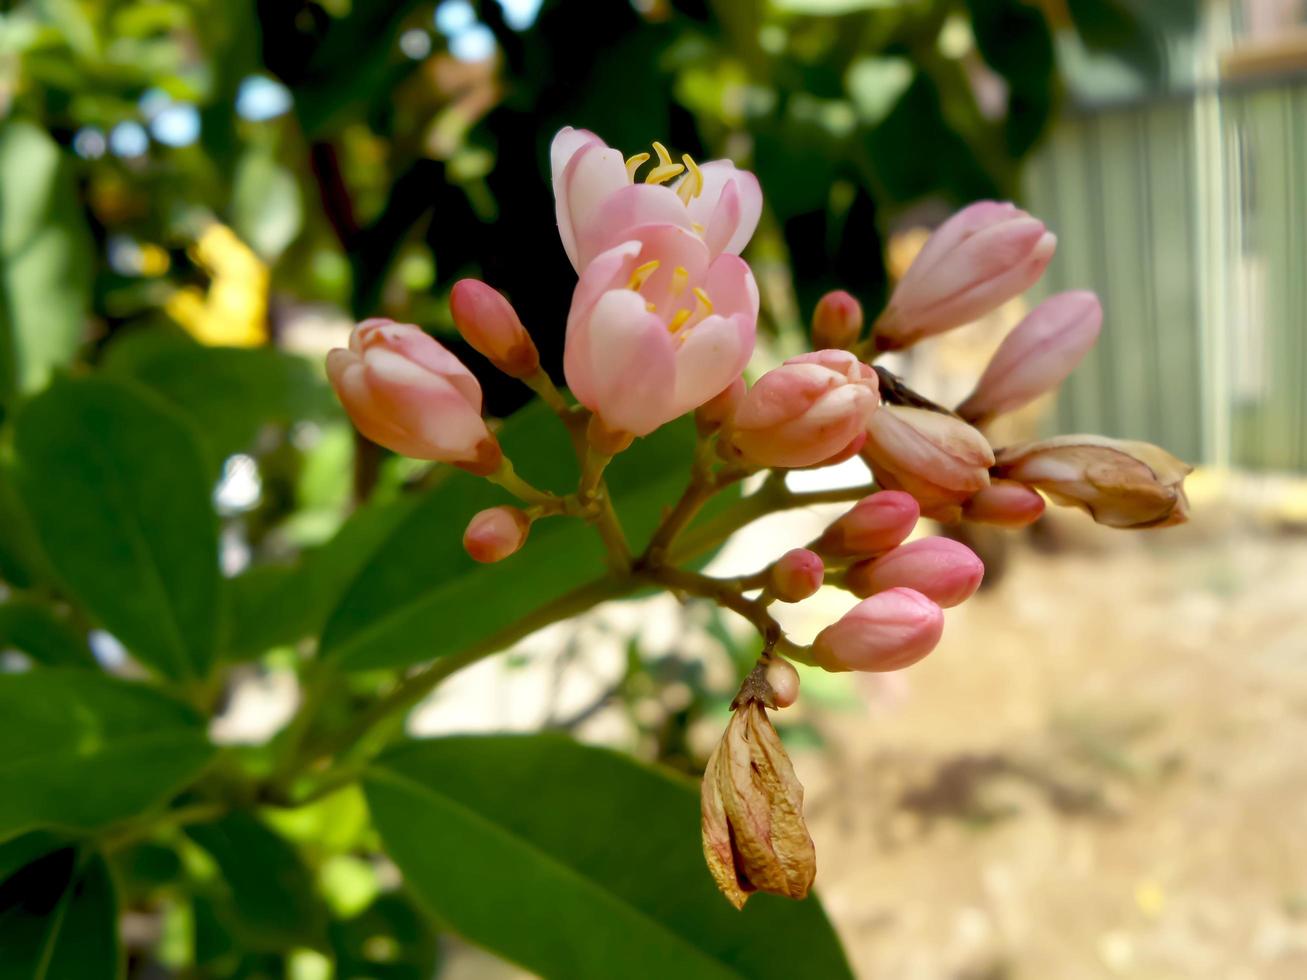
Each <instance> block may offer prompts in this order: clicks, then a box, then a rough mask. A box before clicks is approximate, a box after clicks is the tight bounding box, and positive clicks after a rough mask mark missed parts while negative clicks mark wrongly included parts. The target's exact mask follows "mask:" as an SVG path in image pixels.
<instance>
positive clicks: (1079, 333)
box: [958, 291, 1103, 425]
mask: <svg viewBox="0 0 1307 980" xmlns="http://www.w3.org/2000/svg"><path fill="white" fill-rule="evenodd" d="M1102 325H1103V307H1102V306H1101V305H1100V304H1099V302H1098V297H1097V296H1095V295H1094V294H1093V293H1090V292H1083V291H1082V292H1072V293H1058V294H1057V295H1056V296H1052V297H1050V298H1048V299H1046V300H1044V302H1042V303H1040V304H1039V305H1038V306H1036V307H1035V308H1034V309H1033V310H1031V311H1030V314H1029V315H1028V316H1027V317H1026V318H1025V319H1024V320H1022V321H1021V322H1020V323H1018V324H1017V325H1016V326H1015V327H1014V328H1013V329H1012V332H1011V333H1009V334H1008V335H1007V337H1005V338H1004V339H1003V343H1001V344H999V346H998V350H996V351H995V352H994V356H993V357H992V358H990V361H989V364H988V366H987V367H986V368H985V373H984V374H982V375H981V376H980V380H979V381H978V382H976V388H975V390H974V391H973V392H972V393H971V394H970V395H969V396H968V397H967V400H966V401H964V402H963V403H962V404H961V405H959V406H958V414H959V415H961V416H962V417H963V418H964V419H966V420H967V421H969V422H974V423H976V424H978V425H979V424H983V423H985V422H987V421H988V420H990V419H992V418H994V417H995V416H997V415H1003V414H1005V413H1007V412H1013V411H1016V410H1017V409H1018V408H1021V407H1022V406H1023V405H1027V404H1029V403H1030V402H1032V401H1034V400H1035V399H1036V398H1038V397H1039V396H1040V395H1042V394H1044V392H1046V391H1052V390H1053V389H1054V388H1056V387H1057V386H1058V385H1060V384H1061V383H1062V382H1063V381H1065V380H1066V378H1067V375H1069V374H1070V373H1071V372H1072V371H1073V370H1075V367H1076V365H1077V364H1079V363H1080V361H1081V359H1082V358H1084V356H1085V355H1086V354H1087V353H1089V349H1090V348H1091V347H1093V346H1094V342H1095V341H1096V340H1098V332H1099V330H1100V329H1101V327H1102Z"/></svg>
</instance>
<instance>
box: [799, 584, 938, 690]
mask: <svg viewBox="0 0 1307 980" xmlns="http://www.w3.org/2000/svg"><path fill="white" fill-rule="evenodd" d="M943 632H944V612H943V610H941V609H940V608H939V606H938V605H936V604H935V603H933V602H931V601H930V600H929V599H927V598H926V597H925V596H924V595H922V594H921V593H920V592H914V591H913V590H912V589H902V588H899V589H890V590H889V591H887V592H878V593H877V594H876V595H874V596H872V597H871V598H870V599H863V600H862V601H861V602H860V603H858V604H857V605H856V606H854V607H853V608H852V609H850V610H849V611H848V612H847V613H845V614H844V617H843V618H842V619H840V620H838V621H837V622H835V623H832V624H831V625H830V626H827V627H826V628H825V629H824V630H822V631H821V632H820V633H818V634H817V639H815V640H814V641H813V643H812V656H813V659H814V660H815V661H816V662H817V664H818V665H819V666H821V667H825V668H826V669H827V670H831V671H842V670H865V671H883V670H898V669H899V668H900V667H907V666H908V665H909V664H914V663H916V662H917V661H918V660H920V659H921V658H922V657H924V656H925V655H926V654H928V653H930V651H931V650H933V649H935V645H936V644H937V643H939V638H940V636H941V635H943Z"/></svg>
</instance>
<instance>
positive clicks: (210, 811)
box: [100, 802, 231, 853]
mask: <svg viewBox="0 0 1307 980" xmlns="http://www.w3.org/2000/svg"><path fill="white" fill-rule="evenodd" d="M230 809H231V806H230V804H228V803H225V802H224V803H215V802H204V803H192V804H189V805H187V806H181V807H177V809H175V810H165V811H164V812H163V813H159V814H152V815H150V816H147V817H143V818H141V819H139V820H136V821H133V822H131V823H128V824H125V825H123V826H122V827H121V828H119V829H118V830H117V831H116V832H111V833H109V834H107V835H106V836H105V837H104V838H103V839H101V841H100V848H101V850H103V851H104V852H105V853H111V852H113V851H118V850H121V849H122V848H124V847H126V846H127V845H128V844H133V843H135V842H136V841H138V840H141V839H143V838H145V837H148V836H150V835H151V834H152V833H154V832H155V831H157V830H161V829H163V828H164V827H186V826H189V825H190V824H195V823H207V822H208V821H210V820H217V819H218V818H219V817H221V816H224V815H225V814H226V813H227V811H229V810H230Z"/></svg>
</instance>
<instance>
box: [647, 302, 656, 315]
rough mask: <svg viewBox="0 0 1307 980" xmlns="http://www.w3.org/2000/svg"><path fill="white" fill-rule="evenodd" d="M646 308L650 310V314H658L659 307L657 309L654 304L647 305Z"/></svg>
mask: <svg viewBox="0 0 1307 980" xmlns="http://www.w3.org/2000/svg"><path fill="white" fill-rule="evenodd" d="M644 308H645V309H646V310H648V311H649V312H650V313H657V312H658V307H656V306H655V305H654V304H653V303H645V304H644Z"/></svg>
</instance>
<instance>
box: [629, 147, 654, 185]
mask: <svg viewBox="0 0 1307 980" xmlns="http://www.w3.org/2000/svg"><path fill="white" fill-rule="evenodd" d="M648 159H649V154H648V153H637V154H635V155H634V156H631V157H627V159H626V177H627V179H628V180H632V181H634V180H635V172H636V171H637V170H639V169H640V168H641V167H643V166H644V164H645V161H646V160H648Z"/></svg>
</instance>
